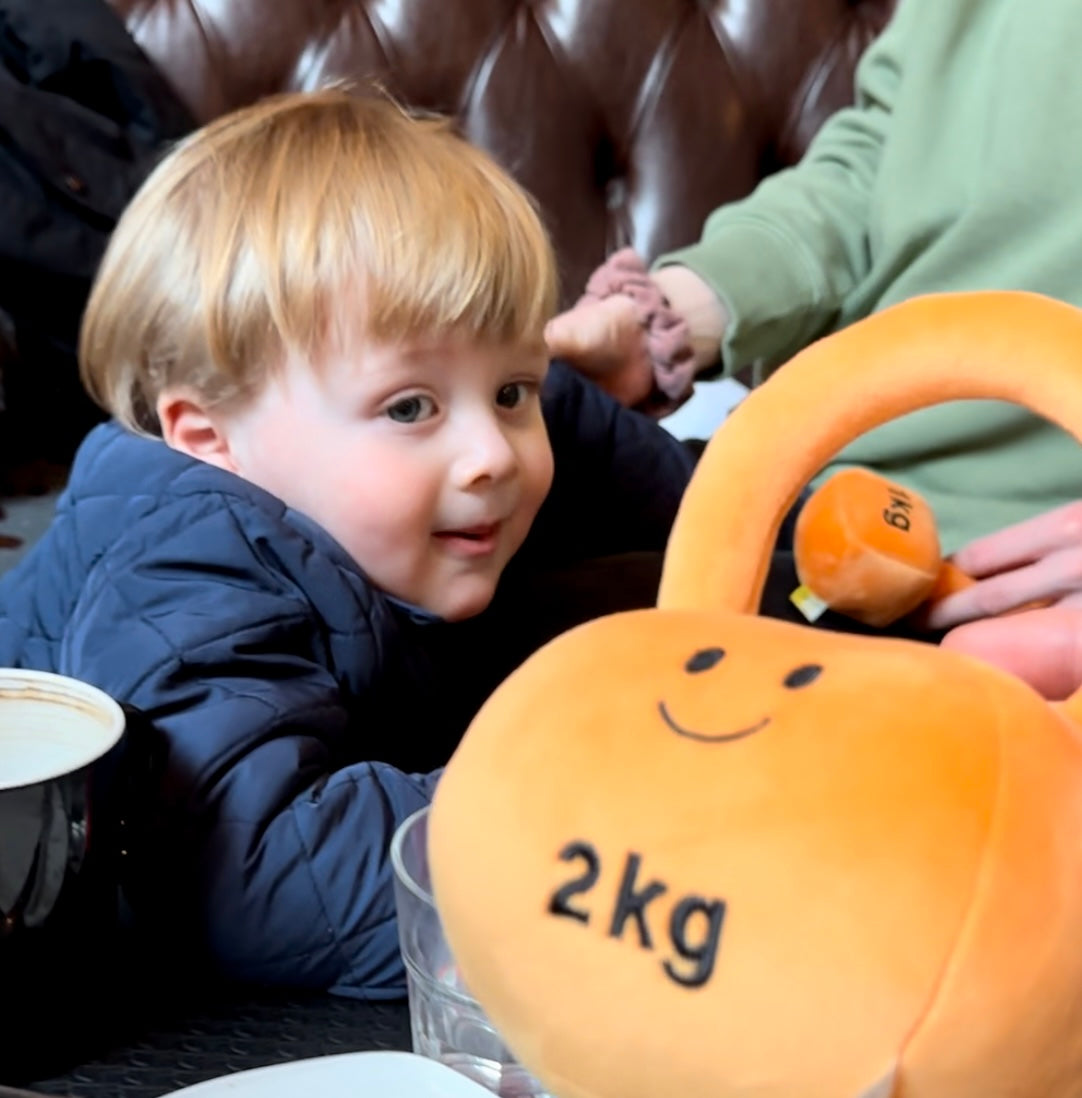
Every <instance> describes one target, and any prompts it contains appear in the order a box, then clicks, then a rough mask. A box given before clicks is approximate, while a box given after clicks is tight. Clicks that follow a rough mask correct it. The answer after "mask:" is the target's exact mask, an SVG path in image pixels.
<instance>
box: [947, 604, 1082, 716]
mask: <svg viewBox="0 0 1082 1098" xmlns="http://www.w3.org/2000/svg"><path fill="white" fill-rule="evenodd" d="M940 644H941V645H942V647H944V648H950V649H953V650H954V651H956V652H965V653H967V654H968V655H971V656H976V657H977V658H978V659H981V660H984V661H985V662H986V663H990V664H993V665H995V666H996V667H999V668H1002V669H1003V670H1004V671H1009V672H1010V673H1011V674H1013V675H1017V676H1018V678H1020V679H1022V680H1023V681H1024V682H1027V683H1029V685H1030V686H1032V687H1033V688H1034V689H1035V690H1036V691H1037V692H1038V693H1040V694H1042V695H1043V696H1044V697H1046V698H1048V699H1049V700H1052V701H1059V700H1062V699H1063V698H1066V697H1068V696H1069V695H1070V694H1073V693H1074V691H1075V690H1077V689H1078V688H1079V686H1082V609H1078V608H1072V607H1062V606H1051V607H1046V608H1042V609H1038V610H1028V611H1025V612H1023V613H1019V614H1010V615H1007V616H1005V617H995V618H982V619H980V620H979V621H971V622H967V623H966V624H965V625H959V626H958V627H957V628H955V629H952V630H951V631H950V632H949V633H947V634H946V636H944V638H943V640H942V641H941V642H940Z"/></svg>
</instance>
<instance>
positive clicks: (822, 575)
mask: <svg viewBox="0 0 1082 1098" xmlns="http://www.w3.org/2000/svg"><path fill="white" fill-rule="evenodd" d="M793 558H794V563H795V565H796V572H797V577H798V578H799V580H800V587H799V588H798V589H797V590H796V591H795V592H793V595H792V601H793V602H794V603H795V604H796V605H797V606H798V607H799V608H800V609H801V611H803V613H804V614H805V616H806V617H807V618H808V620H809V621H815V620H816V619H817V618H818V617H819V615H820V614H821V613H822V611H823V610H825V609H828V608H829V609H831V610H834V611H836V612H837V613H839V614H845V615H846V616H848V617H851V618H854V619H855V620H857V621H860V622H864V624H866V625H872V626H877V627H883V626H887V625H891V624H892V623H894V622H896V621H898V620H899V619H900V618H904V617H905V616H906V615H907V614H911V613H912V612H913V611H914V610H916V609H917V607H918V606H920V605H921V604H922V603H925V602H933V601H935V600H936V599H940V598H943V597H944V596H945V595H947V594H950V593H951V592H952V591H959V590H961V589H962V588H963V587H967V586H969V585H970V584H972V583H973V580H972V579H971V578H970V577H969V576H967V575H966V574H965V573H964V572H963V571H962V570H961V569H960V568H958V567H957V566H956V565H954V564H952V563H951V562H950V561H949V560H944V559H943V557H942V556H941V555H940V549H939V533H938V531H937V530H936V522H935V515H934V514H933V513H932V509H931V508H930V507H929V506H928V504H927V502H926V501H925V499H924V498H923V496H921V495H920V494H919V493H917V492H914V491H912V490H911V489H908V488H904V487H902V485H900V484H895V483H894V482H893V481H890V480H887V479H886V478H885V477H881V476H879V475H878V474H877V473H873V472H871V471H870V470H868V469H860V468H849V469H841V470H839V471H838V472H837V473H835V474H834V475H833V476H831V477H830V478H829V479H828V480H826V481H824V482H823V484H821V485H820V486H819V487H818V488H817V489H816V490H815V491H814V492H813V493H812V494H811V496H810V497H809V498H808V501H807V502H806V503H805V504H804V506H803V507H802V508H801V509H800V514H799V515H798V516H797V521H796V527H795V530H794V532H793Z"/></svg>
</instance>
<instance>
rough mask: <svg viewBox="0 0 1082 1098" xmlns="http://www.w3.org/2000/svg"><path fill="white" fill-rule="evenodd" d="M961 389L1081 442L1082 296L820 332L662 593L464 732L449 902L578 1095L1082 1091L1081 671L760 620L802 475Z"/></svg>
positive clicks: (720, 1097)
mask: <svg viewBox="0 0 1082 1098" xmlns="http://www.w3.org/2000/svg"><path fill="white" fill-rule="evenodd" d="M1023 361H1028V362H1032V363H1034V364H1036V365H1035V367H1034V368H1033V369H1029V370H1019V369H1018V363H1019V362H1023ZM823 392H831V393H836V394H839V396H838V399H837V400H836V402H835V403H834V404H832V405H830V406H829V407H827V408H826V409H824V408H823V404H822V402H821V401H820V400H813V399H811V396H812V395H813V394H821V393H823ZM869 394H874V399H869ZM964 398H989V399H1001V400H1009V401H1014V402H1016V403H1020V404H1023V405H1025V406H1027V407H1029V408H1031V409H1032V410H1033V411H1035V412H1037V413H1038V414H1041V415H1044V416H1046V417H1047V418H1049V419H1050V420H1052V421H1054V422H1057V423H1059V424H1060V425H1062V426H1063V427H1065V428H1067V429H1068V430H1070V431H1072V432H1073V433H1074V434H1075V435H1076V436H1079V435H1082V312H1080V311H1078V310H1075V309H1073V308H1071V307H1069V306H1067V305H1062V304H1059V303H1056V302H1053V301H1051V300H1048V299H1045V298H1041V297H1037V296H1034V295H1028V294H1022V293H978V294H962V295H942V296H934V297H927V298H922V299H917V300H914V301H911V302H908V303H906V304H903V305H899V306H896V307H894V308H892V309H890V310H887V311H885V312H883V313H880V314H878V315H876V316H874V317H872V318H870V319H868V320H865V321H862V322H861V323H859V324H856V325H854V326H853V327H851V328H848V329H846V330H845V331H843V332H841V333H839V334H837V335H834V336H830V337H828V338H826V339H824V340H821V341H820V342H818V343H817V344H815V345H814V346H812V347H810V348H809V349H808V350H806V351H804V352H802V353H801V354H800V355H798V356H797V357H796V358H795V359H794V360H793V361H792V362H791V363H790V364H788V365H787V366H786V367H785V368H784V369H782V370H780V371H778V372H777V373H776V374H775V375H774V376H773V377H772V378H771V379H770V381H768V382H767V383H766V384H764V385H763V386H762V387H760V388H759V389H757V390H755V391H754V392H753V393H752V394H751V395H750V396H749V397H748V398H747V399H746V400H745V401H744V402H743V403H742V404H741V405H740V406H739V407H738V408H737V409H736V411H735V412H734V413H733V414H732V415H731V416H730V417H729V419H728V420H727V421H726V422H725V424H724V425H723V426H722V427H721V428H720V429H719V430H718V432H717V434H716V435H715V436H714V438H713V439H712V440H711V442H710V444H709V445H708V447H707V449H706V451H705V453H704V455H703V457H702V459H701V461H700V464H699V467H698V470H697V472H696V474H695V476H694V478H693V480H692V483H691V485H690V486H689V488H688V491H687V493H686V496H685V498H684V501H683V504H682V506H681V509H680V513H679V516H678V519H677V522H676V526H675V528H674V530H673V534H672V538H671V540H670V544H669V547H668V550H667V553H666V560H665V569H664V574H663V578H662V584H661V590H660V594H659V597H658V606H657V608H656V609H652V610H640V611H635V612H630V613H623V614H616V615H612V616H609V617H605V618H601V619H599V620H596V621H593V622H589V623H587V624H585V625H582V626H580V627H578V628H576V629H573V630H572V631H570V632H568V633H566V634H564V635H563V636H560V637H557V638H556V639H555V640H554V641H552V642H551V643H550V644H548V645H546V646H545V647H544V648H542V649H541V650H540V651H539V652H537V653H536V654H535V655H534V656H533V657H531V658H530V659H529V660H527V661H526V663H525V664H523V665H522V666H521V667H520V668H519V669H518V670H517V671H516V672H515V673H514V674H512V675H511V676H510V677H509V678H508V679H507V681H506V682H505V683H504V684H503V685H502V686H501V687H500V688H499V689H498V690H497V691H496V692H495V693H494V694H493V696H492V697H491V698H490V699H489V701H488V702H487V703H486V704H485V706H484V707H483V708H482V710H481V711H480V713H479V714H478V715H477V717H476V718H475V720H474V722H473V724H472V725H471V727H470V728H469V730H468V732H467V733H466V736H465V738H464V739H463V741H462V743H461V745H460V746H459V749H458V750H457V752H456V753H455V755H454V757H453V758H452V759H451V762H450V764H449V765H448V767H447V769H446V771H445V773H444V775H443V778H442V779H441V782H440V784H439V786H438V788H437V791H436V796H435V800H434V804H433V808H432V817H431V820H430V826H429V837H430V856H431V864H432V873H433V882H434V887H435V895H436V901H437V904H438V906H439V909H440V912H441V915H442V917H443V920H444V923H445V926H446V931H447V935H448V938H449V940H450V943H451V947H452V949H453V951H454V953H455V955H456V958H457V960H458V963H459V965H460V966H461V970H462V974H463V976H464V978H465V981H466V983H467V985H468V986H469V987H470V988H471V990H472V991H473V992H474V993H475V994H476V995H477V996H478V998H479V999H480V1001H481V1002H482V1004H483V1005H484V1007H485V1009H486V1010H487V1011H488V1013H489V1014H490V1015H491V1017H492V1019H493V1020H494V1022H495V1024H496V1025H497V1026H498V1028H499V1029H500V1030H501V1031H502V1033H503V1034H504V1035H505V1036H506V1037H507V1039H508V1040H509V1042H510V1045H511V1047H512V1048H513V1049H514V1050H515V1052H516V1053H517V1054H518V1055H519V1056H520V1057H521V1058H522V1060H523V1061H524V1063H525V1064H526V1066H527V1067H528V1068H529V1069H530V1070H531V1071H533V1072H534V1073H536V1075H537V1076H539V1077H540V1079H541V1080H542V1081H543V1082H544V1084H545V1085H546V1087H547V1088H549V1090H550V1091H551V1092H552V1093H553V1094H554V1095H557V1096H558V1098H672V1096H673V1095H681V1096H685V1095H686V1096H688V1098H1078V1096H1079V1095H1082V740H1080V732H1079V719H1080V717H1082V692H1080V693H1079V694H1075V695H1074V696H1072V697H1071V698H1070V699H1069V700H1068V701H1066V702H1064V703H1059V704H1054V703H1049V702H1046V701H1045V700H1044V699H1043V698H1041V697H1040V696H1039V695H1038V694H1037V693H1036V692H1035V691H1033V690H1031V689H1030V688H1029V687H1028V686H1026V685H1025V684H1024V683H1022V682H1021V681H1020V680H1018V679H1016V678H1014V677H1012V676H1010V675H1008V674H1006V673H1004V672H1002V671H999V670H997V669H995V668H993V667H991V666H989V665H986V664H983V663H981V662H979V661H978V660H975V659H973V658H970V657H966V656H963V655H961V654H959V653H957V652H952V651H948V650H944V649H941V648H938V647H936V646H933V645H925V644H919V643H916V642H912V641H904V640H897V639H891V638H886V637H868V636H853V635H842V634H837V633H830V632H827V631H825V630H816V629H813V628H811V627H808V626H802V625H795V624H791V623H787V622H781V621H772V620H767V619H763V618H760V617H758V616H757V615H756V613H755V610H756V607H757V606H758V605H759V598H760V595H761V593H762V588H763V584H764V580H765V576H766V572H767V568H768V563H769V560H768V547H769V546H771V545H772V544H773V542H774V538H775V536H776V533H777V530H778V528H779V526H780V524H781V521H782V517H783V515H784V514H785V512H786V511H787V509H788V508H789V507H790V506H791V505H792V503H793V501H794V499H795V497H796V495H797V494H798V491H799V488H800V486H801V485H803V484H805V483H807V481H808V480H809V479H810V477H811V476H812V474H814V472H815V471H816V470H818V469H820V468H821V467H822V466H823V465H824V464H825V463H826V461H827V460H828V459H829V458H830V457H831V456H832V455H833V454H834V453H835V452H836V451H837V450H838V449H839V448H840V446H841V445H843V444H844V443H845V442H846V441H848V440H849V439H850V438H852V437H855V436H856V435H858V434H860V433H862V432H863V431H866V430H868V429H870V428H872V427H873V426H875V425H877V424H879V423H882V422H884V421H886V420H888V419H891V418H893V417H895V416H899V415H902V414H905V413H907V412H910V411H912V410H915V409H917V408H920V407H923V406H926V405H929V404H934V403H936V402H939V401H946V400H955V399H964ZM813 407H814V408H815V414H814V415H812V414H810V412H809V409H810V408H813ZM779 424H784V425H785V433H784V435H781V434H779V432H778V425H779ZM767 454H769V456H770V460H769V461H766V460H764V457H765V456H766V455H767ZM742 470H745V471H746V475H741V471H742Z"/></svg>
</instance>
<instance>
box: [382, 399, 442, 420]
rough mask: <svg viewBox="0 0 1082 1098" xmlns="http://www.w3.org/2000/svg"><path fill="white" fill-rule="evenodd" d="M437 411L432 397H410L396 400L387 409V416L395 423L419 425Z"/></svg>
mask: <svg viewBox="0 0 1082 1098" xmlns="http://www.w3.org/2000/svg"><path fill="white" fill-rule="evenodd" d="M435 411H436V402H435V401H434V400H433V399H432V398H431V397H426V396H408V397H402V399H401V400H396V401H395V402H394V404H391V405H389V406H388V408H387V416H388V418H389V419H393V420H394V421H395V423H417V422H418V421H419V420H422V419H428V417H429V416H431V415H434V414H435Z"/></svg>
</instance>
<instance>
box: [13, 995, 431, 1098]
mask: <svg viewBox="0 0 1082 1098" xmlns="http://www.w3.org/2000/svg"><path fill="white" fill-rule="evenodd" d="M115 994H116V989H110V988H108V987H102V988H100V989H98V991H97V994H96V996H95V1000H94V1001H93V1002H90V1003H88V1004H87V1010H88V1012H94V1013H95V1015H96V1023H95V1024H94V1026H93V1035H92V1036H91V1037H89V1038H84V1039H83V1040H82V1041H81V1042H80V1041H77V1040H73V1039H72V1035H71V1033H70V1031H69V1032H68V1033H67V1037H66V1039H64V1040H61V1041H60V1042H59V1043H58V1042H56V1041H54V1040H53V1038H54V1037H55V1033H51V1032H50V1028H49V1024H48V1022H46V1023H45V1024H43V1025H41V1026H40V1027H39V1034H40V1041H39V1042H33V1041H31V1042H27V1043H26V1045H25V1048H24V1051H23V1055H22V1056H21V1057H20V1058H19V1061H18V1062H14V1063H13V1059H14V1058H13V1056H12V1055H11V1053H12V1052H13V1050H12V1049H11V1048H10V1047H8V1048H6V1049H4V1052H6V1053H7V1054H8V1055H7V1056H6V1057H5V1060H6V1061H7V1063H6V1065H5V1068H3V1069H0V1098H5V1090H4V1087H5V1086H7V1087H20V1088H23V1089H25V1090H27V1091H30V1092H31V1093H35V1094H53V1095H65V1096H69V1098H159V1096H161V1095H166V1094H169V1093H171V1092H172V1091H175V1090H179V1089H180V1088H182V1087H186V1086H191V1085H192V1084H194V1083H199V1082H203V1081H204V1080H206V1079H213V1078H216V1077H218V1076H221V1075H227V1074H230V1073H232V1072H236V1071H245V1070H247V1069H249V1068H255V1067H264V1066H266V1065H269V1064H278V1063H285V1062H287V1061H291V1060H301V1059H306V1058H308V1057H312V1056H324V1055H331V1054H334V1053H342V1052H359V1051H367V1050H370V1049H406V1050H408V1049H409V1047H410V1033H409V1015H408V1010H407V1006H406V1002H405V1000H402V1001H388V1002H379V1003H366V1002H360V1001H357V1000H352V999H343V998H339V997H337V996H331V995H325V994H318V993H313V994H297V993H274V992H251V991H247V992H240V991H236V992H226V991H215V992H213V993H210V994H207V995H203V996H199V995H196V994H193V993H190V992H189V993H185V994H183V995H181V996H180V997H179V998H178V999H176V1000H173V1001H168V999H167V998H166V997H163V998H162V999H160V1000H158V1001H153V1002H141V1001H131V1000H129V1001H127V1002H123V1001H118V1000H116V999H114V1000H112V1001H110V999H109V997H110V995H115ZM2 1039H3V1038H0V1040H2ZM32 1044H36V1045H37V1047H36V1048H35V1047H31V1045H32Z"/></svg>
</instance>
